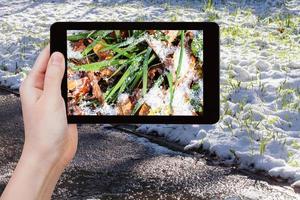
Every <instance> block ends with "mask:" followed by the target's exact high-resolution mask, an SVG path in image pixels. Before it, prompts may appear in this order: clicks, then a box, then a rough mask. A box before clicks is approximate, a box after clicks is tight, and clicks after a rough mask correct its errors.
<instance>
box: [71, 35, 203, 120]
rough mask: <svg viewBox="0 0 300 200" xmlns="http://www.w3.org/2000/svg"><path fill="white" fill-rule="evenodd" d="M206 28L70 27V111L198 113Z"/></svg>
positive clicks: (89, 114)
mask: <svg viewBox="0 0 300 200" xmlns="http://www.w3.org/2000/svg"><path fill="white" fill-rule="evenodd" d="M202 65H203V31H202V30H68V31H67V87H68V92H67V113H68V115H69V116H72V115H74V116H75V115H76V116H77V115H83V116H94V115H137V116H140V115H144V116H150V115H151V116H177V115H182V116H198V115H201V114H202V112H203V70H202Z"/></svg>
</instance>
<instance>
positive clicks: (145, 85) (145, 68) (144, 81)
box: [142, 47, 152, 96]
mask: <svg viewBox="0 0 300 200" xmlns="http://www.w3.org/2000/svg"><path fill="white" fill-rule="evenodd" d="M151 51H152V49H151V47H148V48H147V52H146V54H145V59H144V62H143V92H142V94H143V96H145V94H146V92H147V80H148V64H149V63H148V60H149V57H150V53H151Z"/></svg>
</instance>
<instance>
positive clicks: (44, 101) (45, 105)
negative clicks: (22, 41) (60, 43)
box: [20, 46, 77, 167]
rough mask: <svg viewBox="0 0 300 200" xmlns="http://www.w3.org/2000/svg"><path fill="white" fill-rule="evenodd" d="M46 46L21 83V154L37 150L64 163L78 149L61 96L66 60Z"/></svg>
mask: <svg viewBox="0 0 300 200" xmlns="http://www.w3.org/2000/svg"><path fill="white" fill-rule="evenodd" d="M49 56H50V52H49V46H47V47H46V48H45V49H44V50H43V51H42V52H41V54H40V55H39V57H38V58H37V60H36V62H35V64H34V66H33V68H32V70H31V71H30V73H29V75H28V76H27V78H26V79H25V80H24V81H23V82H22V85H21V87H20V94H21V102H22V112H23V119H24V127H25V144H24V150H23V153H24V154H30V155H33V154H37V155H36V156H38V157H41V158H43V159H47V161H49V164H54V163H55V164H60V165H61V166H62V167H65V166H66V165H67V164H68V163H69V162H70V160H71V159H72V158H73V157H74V154H75V152H76V149H77V127H76V125H75V124H72V125H68V124H67V117H66V108H65V103H64V100H63V98H62V96H61V81H62V78H63V75H64V70H65V60H64V57H63V55H62V54H61V53H59V52H55V53H53V54H52V56H51V58H50V60H49Z"/></svg>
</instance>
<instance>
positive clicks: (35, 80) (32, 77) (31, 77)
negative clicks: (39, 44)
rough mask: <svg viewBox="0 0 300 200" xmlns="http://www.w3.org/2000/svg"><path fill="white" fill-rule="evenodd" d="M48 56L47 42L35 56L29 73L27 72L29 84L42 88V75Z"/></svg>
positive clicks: (48, 47) (48, 46) (43, 74)
mask: <svg viewBox="0 0 300 200" xmlns="http://www.w3.org/2000/svg"><path fill="white" fill-rule="evenodd" d="M49 58H50V45H49V44H48V45H47V46H46V47H45V48H44V49H43V50H42V52H41V53H40V54H39V56H38V57H37V59H36V61H35V63H34V65H33V67H32V69H31V71H30V73H29V74H28V77H27V80H28V82H29V83H30V85H31V86H33V87H35V88H38V89H41V90H42V89H43V86H44V76H45V72H46V69H47V65H48V61H49Z"/></svg>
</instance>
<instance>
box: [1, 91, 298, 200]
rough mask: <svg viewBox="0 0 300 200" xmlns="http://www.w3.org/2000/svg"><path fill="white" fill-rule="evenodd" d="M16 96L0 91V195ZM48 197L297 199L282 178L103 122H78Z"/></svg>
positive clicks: (17, 124) (15, 121)
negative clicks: (69, 154)
mask: <svg viewBox="0 0 300 200" xmlns="http://www.w3.org/2000/svg"><path fill="white" fill-rule="evenodd" d="M23 132H24V129H23V122H22V115H21V106H20V100H19V97H17V96H15V95H13V94H9V93H8V92H5V91H1V90H0V194H1V193H2V191H3V190H4V188H5V185H6V184H7V182H8V180H9V178H10V176H11V173H12V171H13V169H14V167H15V166H16V163H17V161H18V158H19V156H20V154H21V150H22V145H23V142H24V136H23ZM53 199H170V200H171V199H228V200H229V199H230V200H233V199H300V195H299V194H296V193H295V192H294V191H293V189H292V188H290V187H289V186H288V184H286V183H276V182H272V181H269V180H268V179H266V178H264V177H260V176H257V175H255V174H251V173H244V172H242V171H240V170H238V169H235V168H234V167H224V166H218V165H212V164H210V163H209V162H207V161H206V160H205V159H201V158H200V159H199V158H196V157H194V156H192V155H189V154H185V153H182V152H176V151H172V150H169V149H167V148H165V147H161V146H158V145H157V144H154V143H151V142H149V141H148V140H146V139H143V138H139V137H137V136H134V135H131V134H128V133H126V132H122V131H120V130H116V129H114V128H112V127H110V126H104V125H80V126H79V146H78V151H77V154H76V156H75V158H74V160H73V161H72V163H71V164H70V166H69V167H68V168H67V169H66V170H65V172H64V173H63V175H62V176H61V178H60V180H59V183H58V185H57V187H56V189H55V192H54V195H53Z"/></svg>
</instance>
